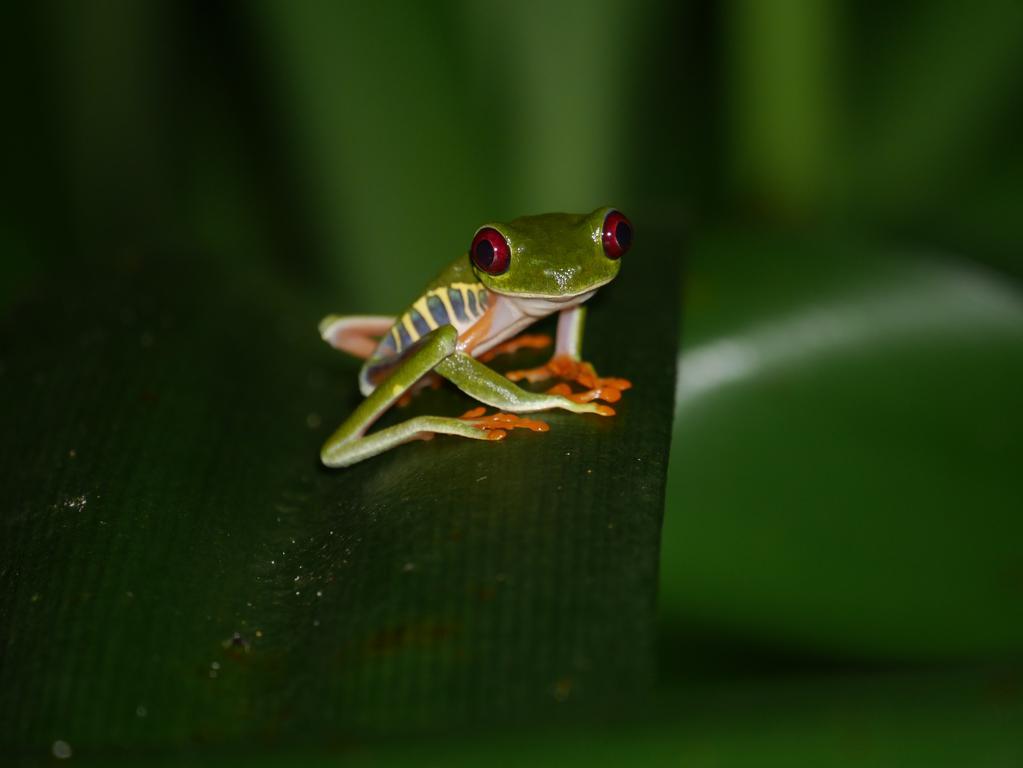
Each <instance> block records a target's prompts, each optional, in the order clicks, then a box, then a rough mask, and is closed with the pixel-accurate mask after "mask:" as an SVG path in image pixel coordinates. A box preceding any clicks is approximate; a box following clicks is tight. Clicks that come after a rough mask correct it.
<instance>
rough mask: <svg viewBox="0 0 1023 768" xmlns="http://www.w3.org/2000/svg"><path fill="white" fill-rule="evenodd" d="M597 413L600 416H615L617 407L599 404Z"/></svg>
mask: <svg viewBox="0 0 1023 768" xmlns="http://www.w3.org/2000/svg"><path fill="white" fill-rule="evenodd" d="M595 413H596V414H597V415H598V416H614V415H615V409H614V408H612V407H611V406H610V405H598V406H597V410H596V411H595Z"/></svg>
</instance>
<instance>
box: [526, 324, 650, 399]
mask: <svg viewBox="0 0 1023 768" xmlns="http://www.w3.org/2000/svg"><path fill="white" fill-rule="evenodd" d="M585 324H586V307H583V306H575V307H572V308H571V309H564V310H562V311H561V314H560V315H559V316H558V339H557V343H556V345H555V347H554V355H553V356H552V357H551V359H550V360H548V361H547V363H546V364H544V365H541V366H539V367H538V368H528V369H524V370H519V371H509V372H508V373H507V374H506V375H507V377H508V378H509V379H511V380H512V381H522V380H526V381H534V382H535V381H546V380H547V379H562V380H563V382H566V381H572V382H575V383H577V384H579V385H580V386H582V387H584V388H585V391H583V392H573V391H572V389H571V387H570V386H569V385H568V384H566V383H561V384H557V385H555V386H554V387H552V388H551V389H550V390H548V392H549V393H550V394H560V395H564V396H565V397H569V398H571V399H573V400H578V401H581V402H587V401H589V400H604V401H606V402H609V403H614V402H617V401H618V400H620V399H621V396H622V391H624V390H626V389H629V388H630V387H632V382H630V381H629V380H628V379H622V378H614V377H601V376H598V375H597V372H596V371H595V370H594V368H593V366H592V365H590V364H589V363H587V362H585V361H584V360H583V359H582V344H583V329H584V327H585Z"/></svg>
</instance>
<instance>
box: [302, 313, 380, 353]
mask: <svg viewBox="0 0 1023 768" xmlns="http://www.w3.org/2000/svg"><path fill="white" fill-rule="evenodd" d="M394 320H395V319H394V318H393V317H387V316H385V315H350V316H347V317H341V316H338V315H327V316H326V317H325V318H323V319H322V320H321V321H320V336H321V337H322V338H323V340H324V341H325V342H327V343H328V344H330V346H332V347H334V349H340V350H341V351H342V352H347V353H348V354H350V355H352V356H354V357H358V358H360V359H361V360H366V359H368V358H369V357H371V356H372V355H373V352H374V350H376V348H377V344H378V343H379V340H380V338H381V337H382V336H383V335H384V334H385V333H387V332H388V331H389V330H391V327H392V326H393V325H394Z"/></svg>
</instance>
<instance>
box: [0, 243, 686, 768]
mask: <svg viewBox="0 0 1023 768" xmlns="http://www.w3.org/2000/svg"><path fill="white" fill-rule="evenodd" d="M646 237H648V238H649V239H648V240H646V241H645V242H644V243H643V245H641V246H637V248H636V249H634V251H633V252H632V253H630V254H629V262H628V263H627V264H626V265H625V267H624V269H623V271H622V275H621V277H620V278H619V280H618V281H616V283H615V284H613V285H611V286H608V287H607V288H605V289H604V290H603V291H602V293H601V294H600V295H598V297H596V298H595V299H594V300H593V302H592V307H591V312H590V319H589V327H588V329H587V337H586V338H587V341H586V351H587V354H588V357H590V358H591V359H592V361H593V362H594V363H595V364H596V365H597V366H598V370H602V371H605V372H606V373H607V374H608V375H622V376H627V377H629V378H630V379H632V380H633V382H634V385H635V386H634V389H633V390H631V391H629V392H627V393H626V394H625V396H624V398H623V401H622V402H621V403H620V404H619V405H620V408H619V414H618V415H617V416H616V417H614V418H611V419H601V418H598V417H578V416H571V415H566V416H564V417H563V416H561V415H557V414H554V415H550V416H549V418H548V420H549V422H550V424H551V430H550V432H549V433H546V434H543V435H536V434H533V433H515V434H512V435H510V436H509V437H508V439H507V440H505V441H503V442H501V443H478V442H475V441H473V442H469V441H465V442H460V441H458V440H456V439H448V438H443V437H439V438H436V439H434V440H432V441H430V442H425V443H424V442H420V443H415V444H410V445H406V446H401V447H399V448H397V449H395V450H393V451H391V452H389V453H387V454H384V455H382V456H380V457H377V458H376V459H373V460H370V461H366V462H364V463H362V464H359V465H357V466H355V467H353V468H350V469H348V470H341V471H329V470H326V469H323V468H322V467H320V466H319V465H318V451H319V446H320V444H321V442H322V441H323V439H324V438H325V437H326V435H327V434H329V432H330V431H331V430H332V429H333V428H334V427H335V426H336V424H337V423H339V422H340V420H341V419H343V418H344V417H345V415H346V414H347V413H348V412H349V411H350V410H351V408H352V407H353V406H354V405H355V404H356V403H357V402H358V399H359V396H358V393H357V388H356V385H355V374H356V371H357V363H356V362H355V361H352V360H349V359H347V358H345V357H343V356H341V355H339V354H338V353H336V352H334V351H333V350H331V349H330V348H329V347H328V346H326V345H325V344H323V343H322V342H321V341H320V340H319V338H318V336H317V333H316V321H317V319H318V317H319V316H320V315H322V314H324V313H326V312H328V311H344V309H345V308H344V307H338V306H320V305H315V306H314V305H310V304H308V303H305V302H304V301H303V299H302V297H300V296H295V295H291V294H289V293H288V291H287V290H286V288H285V287H284V286H283V284H282V283H280V282H277V283H274V282H270V281H264V280H262V279H261V278H259V277H258V276H257V275H258V274H259V273H252V274H234V273H222V272H218V271H217V270H216V269H215V268H212V267H210V266H209V265H208V264H205V263H203V262H200V261H180V260H179V261H169V260H160V259H156V258H151V257H145V258H143V259H141V260H138V261H136V262H125V263H123V264H120V265H115V266H113V267H109V268H104V269H102V270H97V271H96V272H94V273H93V274H90V275H86V274H72V275H70V276H68V278H67V279H65V280H61V281H55V282H53V283H51V284H47V285H45V286H43V288H42V290H41V291H40V292H38V293H37V295H36V296H35V298H34V299H32V300H30V301H27V302H24V303H23V304H22V305H21V306H20V307H19V308H17V310H16V311H15V312H14V314H13V317H11V319H10V320H9V321H8V322H6V323H5V325H4V327H3V332H2V336H0V339H2V349H3V356H2V358H0V360H2V368H0V395H2V397H3V400H4V402H7V403H17V407H15V408H5V409H4V411H3V414H2V416H0V420H2V423H0V426H2V429H3V433H4V435H5V440H4V442H3V445H2V448H0V451H2V453H0V466H2V467H3V472H2V479H0V495H2V497H3V498H4V499H6V500H7V504H6V505H5V513H4V517H3V535H2V537H0V539H2V544H0V564H2V565H0V569H2V570H0V576H2V584H0V624H2V625H3V626H4V627H5V628H7V636H6V638H5V645H4V649H3V656H2V662H0V690H3V691H4V696H3V699H2V704H0V722H2V723H4V725H3V728H2V735H3V739H2V741H3V744H2V746H3V747H4V748H5V749H7V750H9V751H13V752H14V753H16V754H23V755H26V756H31V755H45V754H46V753H47V752H48V750H49V748H50V744H51V742H53V741H54V740H56V739H60V740H63V741H66V742H67V743H68V744H70V745H71V746H72V748H73V749H74V750H75V754H76V755H77V756H82V757H87V756H88V755H89V754H93V755H95V754H97V753H107V752H109V750H111V749H139V748H145V749H147V750H153V749H155V750H161V751H163V752H164V753H166V750H167V749H177V748H182V747H185V746H189V745H209V746H213V745H226V744H235V743H239V742H244V743H247V744H253V743H261V744H272V745H281V746H289V745H291V746H293V745H295V744H303V743H304V744H312V745H321V746H322V745H326V744H331V743H336V742H337V740H339V739H341V740H343V739H348V738H355V737H358V736H359V735H365V734H369V733H374V732H395V731H406V732H408V731H412V732H415V731H424V730H425V731H436V730H440V729H449V728H453V727H458V728H460V727H465V726H473V725H496V724H506V723H509V722H527V721H536V720H539V719H543V720H550V719H552V718H553V719H555V720H557V719H569V720H571V719H575V718H582V719H588V718H592V717H594V716H595V715H596V714H597V713H604V712H609V711H620V710H621V709H622V708H627V707H629V706H630V702H634V701H635V700H636V699H637V697H639V696H641V694H643V692H645V691H646V690H647V689H648V687H649V684H650V682H651V676H652V663H653V662H652V652H653V648H652V646H653V624H654V619H655V589H656V577H657V559H658V537H659V531H660V522H661V512H662V507H663V489H664V482H665V471H666V464H667V452H668V442H669V438H670V432H671V429H670V427H671V418H672V410H671V401H672V395H673V391H674V384H673V377H674V365H675V364H674V357H675V348H676V341H675V327H674V324H675V319H676V317H677V309H676V304H675V296H676V295H677V286H676V282H675V280H674V279H673V277H672V270H673V267H672V264H673V263H674V259H673V258H671V257H670V256H669V257H668V258H667V259H659V258H656V256H655V254H658V253H668V254H671V250H670V248H671V247H672V246H671V244H670V243H668V244H665V243H663V242H660V243H659V242H657V240H656V238H655V237H654V236H653V235H652V234H649V235H646ZM519 362H523V360H520V361H519ZM471 405H472V403H471V402H469V401H468V400H467V399H465V398H463V397H462V396H461V395H460V394H458V393H456V392H454V391H443V392H437V393H425V394H424V395H422V396H421V397H420V398H419V399H418V400H417V402H416V404H415V405H414V406H413V408H412V409H409V413H412V412H422V411H430V412H435V413H452V414H456V413H459V412H460V411H462V410H465V409H466V408H468V407H470V406H471ZM404 415H405V414H398V415H397V416H392V419H393V418H398V417H399V416H404Z"/></svg>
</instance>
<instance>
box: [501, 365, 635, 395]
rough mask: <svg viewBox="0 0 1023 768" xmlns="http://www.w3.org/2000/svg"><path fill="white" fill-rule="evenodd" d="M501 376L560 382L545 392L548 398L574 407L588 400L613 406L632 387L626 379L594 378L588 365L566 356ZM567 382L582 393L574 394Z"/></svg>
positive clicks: (532, 380)
mask: <svg viewBox="0 0 1023 768" xmlns="http://www.w3.org/2000/svg"><path fill="white" fill-rule="evenodd" d="M505 375H506V376H507V377H508V378H509V379H511V380H512V381H522V380H525V381H530V382H537V381H547V380H548V379H561V380H562V383H560V384H556V385H555V386H553V387H552V388H551V389H549V390H547V391H548V392H549V393H550V394H555V395H564V396H565V397H567V398H569V399H570V400H574V401H575V402H577V403H588V402H590V401H592V400H603V401H604V402H606V403H616V402H618V401H619V400H621V399H622V392H624V391H625V390H626V389H630V388H631V387H632V382H631V381H629V380H628V379H622V378H617V377H604V376H598V375H597V372H596V371H595V370H594V368H593V366H592V365H590V364H589V363H587V362H583V361H582V360H576V359H575V358H573V357H569V356H568V355H556V356H555V357H552V358H551V359H550V360H548V361H547V363H546V364H545V365H541V366H539V367H537V368H527V369H524V370H519V371H509V372H508V373H507V374H505ZM567 382H572V383H575V384H578V385H579V386H581V387H583V388H584V391H582V392H574V391H573V390H572V388H571V386H569V384H568V383H567Z"/></svg>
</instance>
